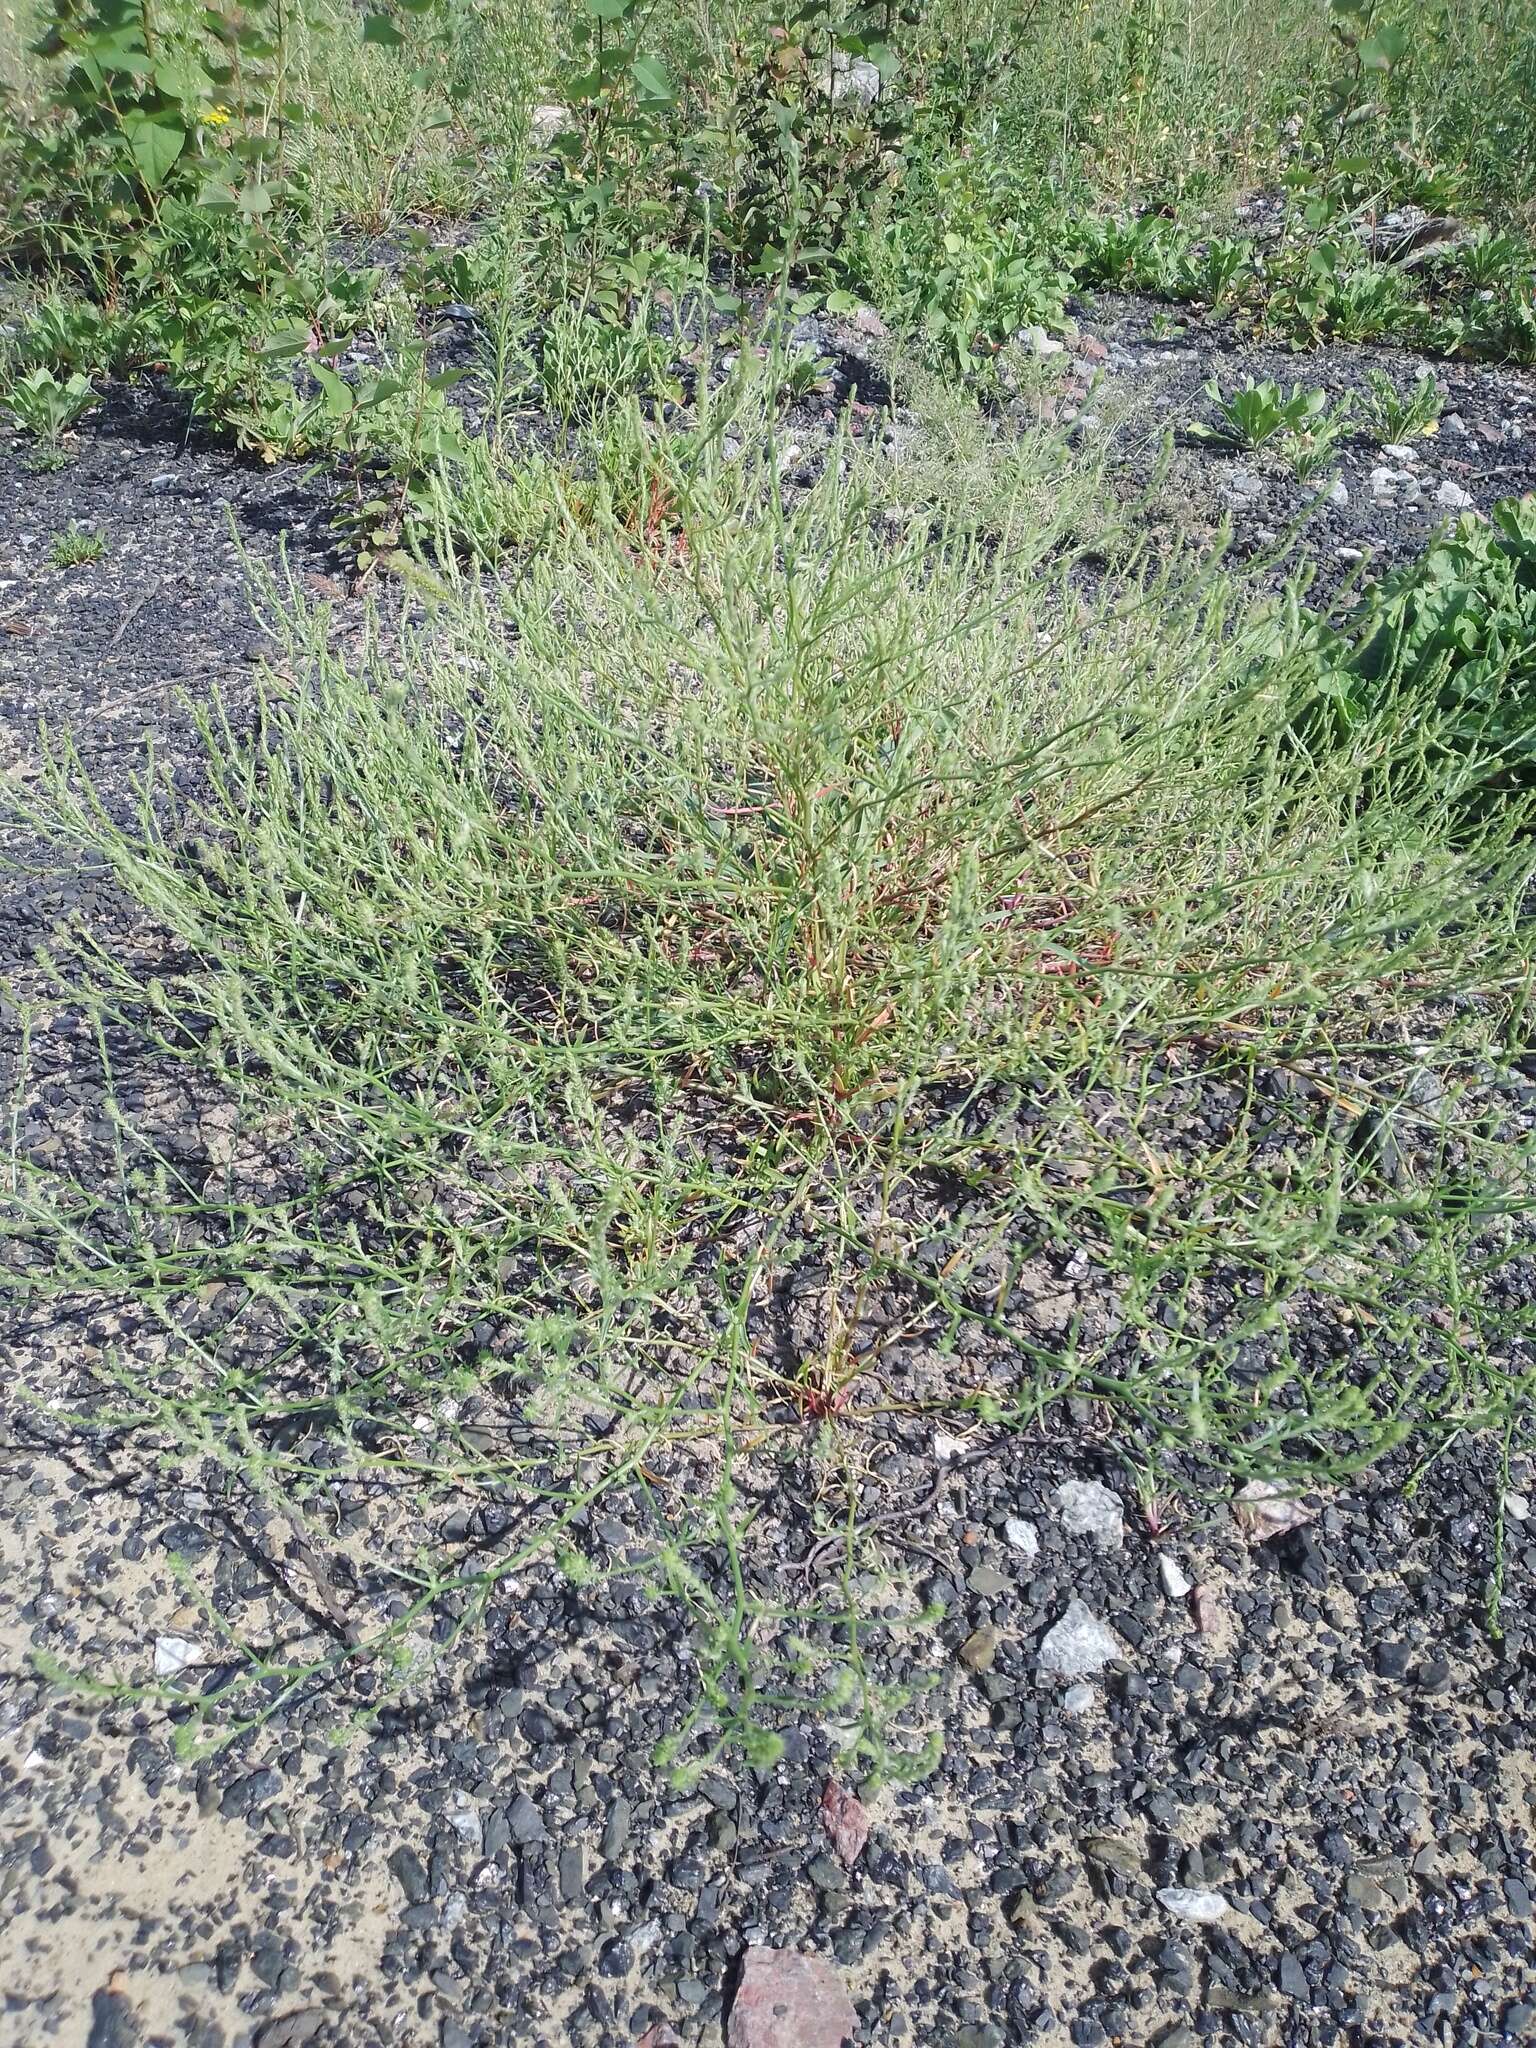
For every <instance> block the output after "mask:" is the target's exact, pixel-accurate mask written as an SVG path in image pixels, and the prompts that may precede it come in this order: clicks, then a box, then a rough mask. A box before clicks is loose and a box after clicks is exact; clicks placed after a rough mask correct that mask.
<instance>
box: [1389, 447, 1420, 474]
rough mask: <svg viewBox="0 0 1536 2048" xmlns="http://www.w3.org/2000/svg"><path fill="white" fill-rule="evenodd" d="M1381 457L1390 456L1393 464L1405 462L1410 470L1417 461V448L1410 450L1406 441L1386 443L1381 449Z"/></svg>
mask: <svg viewBox="0 0 1536 2048" xmlns="http://www.w3.org/2000/svg"><path fill="white" fill-rule="evenodd" d="M1381 452H1382V454H1383V455H1390V456H1391V458H1392V460H1393V461H1394V462H1405V463H1407V464H1408V465H1409V467H1410V468H1411V467H1412V466H1413V464H1414V463H1415V462H1417V461H1418V459H1419V451H1418V449H1417V448H1410V447H1409V445H1408V443H1407V442H1406V441H1388V442H1387V443H1386V444H1385V446H1384V447H1383V448H1382V451H1381Z"/></svg>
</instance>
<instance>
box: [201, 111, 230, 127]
mask: <svg viewBox="0 0 1536 2048" xmlns="http://www.w3.org/2000/svg"><path fill="white" fill-rule="evenodd" d="M203 119H204V121H205V122H206V123H207V124H208V126H209V127H210V128H222V127H223V126H224V123H225V122H226V121H227V120H228V119H229V109H228V107H210V108H209V109H208V111H207V112H206V113H205V114H204V115H203Z"/></svg>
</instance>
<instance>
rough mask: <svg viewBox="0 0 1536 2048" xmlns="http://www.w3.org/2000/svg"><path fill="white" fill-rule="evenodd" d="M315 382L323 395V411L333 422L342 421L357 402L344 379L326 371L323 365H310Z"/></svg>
mask: <svg viewBox="0 0 1536 2048" xmlns="http://www.w3.org/2000/svg"><path fill="white" fill-rule="evenodd" d="M310 368H311V370H313V372H314V376H315V382H316V383H317V384H318V385H319V386H320V389H321V391H322V392H323V393H324V394H325V409H326V411H327V413H329V415H330V417H331V418H332V419H333V420H344V419H345V418H346V417H347V415H348V414H349V413H350V412H351V411H352V409H353V407H354V405H355V404H356V402H357V399H356V394H355V393H354V392H353V389H352V386H351V385H350V384H349V383H348V382H347V380H346V378H345V377H342V376H339V375H338V374H337V372H336V371H335V370H330V369H327V368H326V366H325V364H324V363H311V364H310Z"/></svg>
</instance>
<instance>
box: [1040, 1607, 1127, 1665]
mask: <svg viewBox="0 0 1536 2048" xmlns="http://www.w3.org/2000/svg"><path fill="white" fill-rule="evenodd" d="M1124 1651H1125V1645H1124V1644H1123V1643H1122V1642H1121V1641H1120V1638H1119V1637H1118V1636H1117V1635H1113V1634H1112V1633H1111V1632H1110V1630H1109V1629H1107V1628H1106V1627H1105V1626H1104V1624H1103V1622H1102V1621H1100V1620H1099V1618H1098V1616H1097V1615H1096V1614H1095V1613H1094V1612H1093V1610H1092V1608H1090V1607H1088V1606H1086V1605H1085V1604H1084V1603H1083V1602H1082V1601H1081V1600H1074V1601H1072V1602H1071V1604H1070V1605H1069V1606H1068V1608H1067V1611H1066V1613H1065V1614H1064V1615H1063V1616H1062V1617H1061V1619H1060V1621H1058V1622H1057V1623H1056V1625H1055V1627H1054V1628H1049V1629H1047V1630H1046V1632H1045V1634H1044V1635H1043V1636H1042V1637H1041V1639H1040V1659H1039V1667H1040V1669H1041V1670H1042V1671H1047V1672H1051V1673H1053V1674H1054V1675H1055V1676H1056V1677H1058V1678H1092V1677H1093V1676H1094V1675H1095V1673H1097V1672H1100V1671H1102V1670H1103V1669H1104V1666H1105V1665H1106V1664H1109V1663H1112V1662H1113V1661H1114V1659H1115V1658H1117V1657H1119V1656H1122V1655H1124Z"/></svg>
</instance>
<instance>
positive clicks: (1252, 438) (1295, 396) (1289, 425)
mask: <svg viewBox="0 0 1536 2048" xmlns="http://www.w3.org/2000/svg"><path fill="white" fill-rule="evenodd" d="M1204 390H1205V395H1206V397H1207V398H1208V399H1210V401H1211V403H1212V404H1213V405H1214V406H1216V408H1217V409H1218V411H1219V412H1220V414H1221V419H1220V422H1219V423H1218V424H1217V425H1215V426H1210V425H1207V424H1205V423H1204V422H1203V421H1199V420H1197V421H1195V422H1194V424H1193V425H1192V426H1191V427H1190V429H1189V438H1190V439H1191V440H1192V441H1196V442H1199V443H1200V444H1201V445H1203V446H1215V447H1221V448H1262V447H1263V446H1264V444H1265V443H1266V442H1267V441H1272V440H1274V438H1275V436H1276V435H1277V434H1281V433H1289V434H1295V435H1302V434H1307V433H1310V432H1312V431H1313V430H1314V428H1315V425H1316V422H1317V421H1318V420H1319V419H1320V418H1321V417H1322V415H1323V413H1324V412H1325V411H1326V409H1327V405H1328V394H1327V393H1326V392H1324V391H1303V390H1302V389H1301V387H1300V386H1299V385H1297V386H1295V387H1294V388H1293V389H1292V390H1289V391H1282V390H1281V388H1280V386H1279V385H1278V384H1276V383H1275V382H1273V380H1272V379H1269V378H1266V379H1265V380H1264V382H1263V383H1261V384H1256V383H1255V382H1254V381H1253V379H1252V378H1251V377H1250V378H1249V379H1248V381H1247V383H1246V384H1244V385H1243V387H1242V389H1241V390H1240V391H1234V392H1233V394H1232V396H1231V397H1230V398H1228V397H1227V396H1226V395H1225V393H1224V392H1223V391H1222V388H1221V386H1220V384H1219V383H1218V382H1217V380H1216V379H1215V378H1214V377H1213V378H1212V379H1211V380H1210V382H1209V383H1208V384H1207V385H1205V387H1204Z"/></svg>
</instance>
